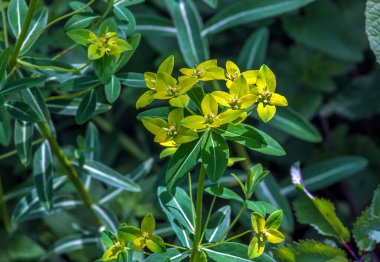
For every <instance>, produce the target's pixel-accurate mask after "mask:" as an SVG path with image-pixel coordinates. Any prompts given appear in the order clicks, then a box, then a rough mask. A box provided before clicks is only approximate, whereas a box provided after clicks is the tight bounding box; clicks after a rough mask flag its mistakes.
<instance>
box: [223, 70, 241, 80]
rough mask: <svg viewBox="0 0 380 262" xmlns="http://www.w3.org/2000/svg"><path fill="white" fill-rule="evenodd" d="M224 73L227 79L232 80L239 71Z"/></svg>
mask: <svg viewBox="0 0 380 262" xmlns="http://www.w3.org/2000/svg"><path fill="white" fill-rule="evenodd" d="M226 75H227V78H228V79H230V80H231V81H234V80H235V79H236V78H237V77H238V76H239V72H238V71H234V72H233V73H232V74H226Z"/></svg>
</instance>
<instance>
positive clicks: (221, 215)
mask: <svg viewBox="0 0 380 262" xmlns="http://www.w3.org/2000/svg"><path fill="white" fill-rule="evenodd" d="M230 223H231V207H230V206H224V207H221V208H219V209H218V210H217V211H216V212H215V213H214V214H212V216H211V218H210V221H209V223H208V224H207V228H206V233H205V236H206V239H207V241H208V242H215V243H217V242H220V241H223V240H224V239H225V237H226V235H225V234H224V233H225V232H226V230H227V229H228V227H229V226H230Z"/></svg>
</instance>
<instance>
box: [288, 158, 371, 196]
mask: <svg viewBox="0 0 380 262" xmlns="http://www.w3.org/2000/svg"><path fill="white" fill-rule="evenodd" d="M367 164H368V161H367V160H366V159H364V158H362V157H359V156H341V157H336V158H332V159H328V160H326V161H323V162H321V163H318V164H314V165H310V166H306V167H305V168H304V169H303V170H302V173H303V181H304V183H305V184H304V185H305V187H307V188H308V190H309V191H311V192H313V191H315V190H319V189H322V188H326V187H328V186H330V185H332V184H334V183H336V182H339V181H341V180H343V179H347V178H348V177H350V176H352V175H354V174H356V173H358V172H359V171H361V170H363V169H364V168H365V167H366V166H367ZM281 185H282V187H281V188H282V189H281V193H282V194H283V195H286V196H288V195H293V194H294V193H295V192H296V187H295V186H294V185H291V184H290V181H289V179H286V180H284V181H282V183H281Z"/></svg>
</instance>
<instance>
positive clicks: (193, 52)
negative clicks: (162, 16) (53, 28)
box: [165, 0, 209, 67]
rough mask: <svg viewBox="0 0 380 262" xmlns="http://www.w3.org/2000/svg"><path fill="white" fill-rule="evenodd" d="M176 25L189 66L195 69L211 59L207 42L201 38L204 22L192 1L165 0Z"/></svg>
mask: <svg viewBox="0 0 380 262" xmlns="http://www.w3.org/2000/svg"><path fill="white" fill-rule="evenodd" d="M165 3H166V5H167V6H168V8H169V10H170V13H171V16H172V18H173V21H174V25H175V26H176V28H177V39H178V44H179V47H180V49H181V52H182V56H183V58H184V59H185V62H186V64H187V65H188V66H190V67H193V66H195V65H196V64H199V63H200V62H203V61H205V60H207V59H208V57H209V50H208V43H207V40H206V39H205V38H204V37H202V36H201V28H202V20H201V17H200V14H199V13H198V9H197V8H196V7H195V5H194V3H193V2H192V1H186V0H179V1H176V0H165Z"/></svg>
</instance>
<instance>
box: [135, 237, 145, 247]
mask: <svg viewBox="0 0 380 262" xmlns="http://www.w3.org/2000/svg"><path fill="white" fill-rule="evenodd" d="M145 246H146V239H145V238H143V237H138V238H136V239H135V240H133V249H134V250H139V249H142V248H144V247H145Z"/></svg>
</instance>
